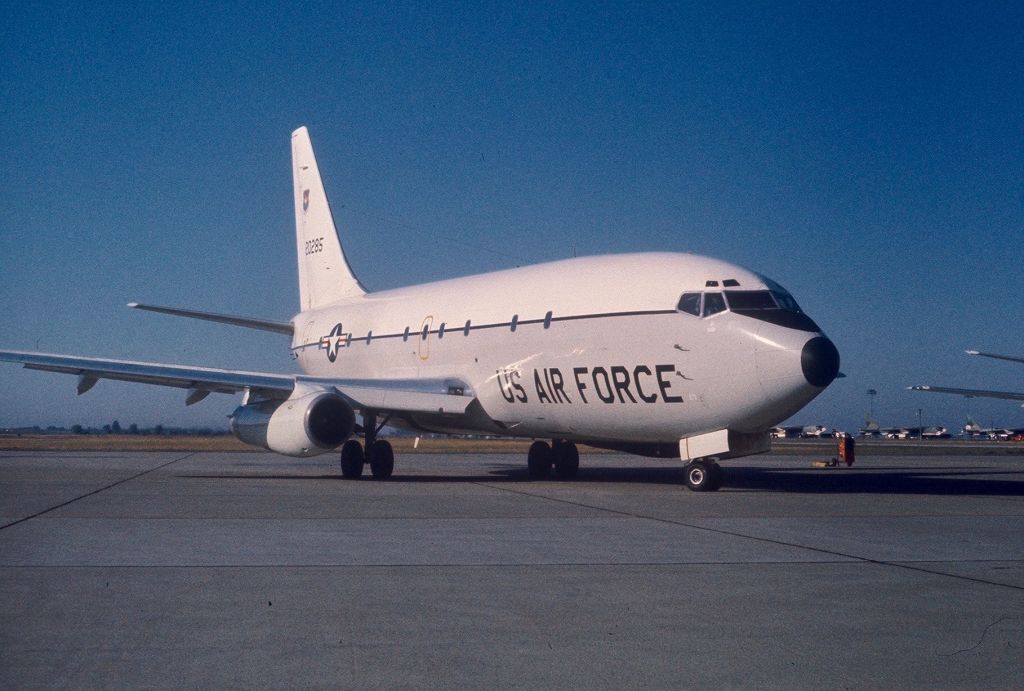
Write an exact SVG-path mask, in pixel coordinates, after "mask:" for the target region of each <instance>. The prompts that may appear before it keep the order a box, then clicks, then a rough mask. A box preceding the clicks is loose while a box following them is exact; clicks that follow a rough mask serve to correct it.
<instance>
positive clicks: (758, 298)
mask: <svg viewBox="0 0 1024 691" xmlns="http://www.w3.org/2000/svg"><path fill="white" fill-rule="evenodd" d="M725 297H726V299H727V300H728V301H729V307H730V309H734V310H774V309H778V308H779V306H778V305H776V304H775V300H774V299H773V298H772V294H771V293H769V292H768V291H767V290H730V291H728V292H726V294H725Z"/></svg>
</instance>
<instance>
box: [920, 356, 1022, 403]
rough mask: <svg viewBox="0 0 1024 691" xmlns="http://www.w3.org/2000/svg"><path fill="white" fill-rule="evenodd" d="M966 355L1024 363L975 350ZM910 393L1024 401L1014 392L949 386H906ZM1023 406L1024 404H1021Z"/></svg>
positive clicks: (1016, 359) (1018, 358)
mask: <svg viewBox="0 0 1024 691" xmlns="http://www.w3.org/2000/svg"><path fill="white" fill-rule="evenodd" d="M964 352H965V353H967V354H968V355H977V356H980V357H987V358H992V359H994V360H1008V361H1009V362H1021V363H1024V357H1016V356H1014V355H997V354H996V353H983V352H980V351H977V350H965V351H964ZM907 388H908V389H910V390H911V391H930V392H931V393H951V394H958V395H960V396H966V397H968V398H1002V399H1005V400H1009V401H1024V392H1020V393H1018V392H1014V391H989V390H987V389H957V388H952V387H949V386H928V385H921V386H908V387H907ZM1022 405H1024V404H1022Z"/></svg>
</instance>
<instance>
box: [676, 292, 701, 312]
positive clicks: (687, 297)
mask: <svg viewBox="0 0 1024 691" xmlns="http://www.w3.org/2000/svg"><path fill="white" fill-rule="evenodd" d="M676 309H677V310H679V311H680V312H686V313H687V314H692V315H693V316H695V317H699V316H700V293H683V297H681V298H679V304H678V305H677V306H676Z"/></svg>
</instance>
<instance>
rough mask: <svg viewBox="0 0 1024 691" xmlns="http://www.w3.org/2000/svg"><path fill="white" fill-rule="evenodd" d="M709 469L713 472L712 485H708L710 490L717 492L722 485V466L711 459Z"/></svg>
mask: <svg viewBox="0 0 1024 691" xmlns="http://www.w3.org/2000/svg"><path fill="white" fill-rule="evenodd" d="M708 471H709V472H710V473H711V486H710V487H708V491H709V492H716V491H718V490H719V489H721V487H722V475H723V473H722V466H720V465H718V464H717V463H715V462H714V461H710V462H709V463H708Z"/></svg>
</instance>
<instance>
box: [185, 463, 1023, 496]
mask: <svg viewBox="0 0 1024 691" xmlns="http://www.w3.org/2000/svg"><path fill="white" fill-rule="evenodd" d="M723 471H724V474H725V479H724V486H723V490H722V491H729V490H740V491H759V492H792V493H807V494H920V495H946V496H1006V497H1020V496H1024V473H1021V472H1019V471H1016V470H996V469H987V468H986V469H957V468H949V467H916V468H912V469H911V468H899V467H885V468H871V469H870V470H868V469H865V470H858V469H845V468H842V469H834V470H825V471H822V470H811V469H807V468H753V467H742V466H728V465H724V464H723ZM181 477H187V478H203V479H210V478H217V479H237V480H242V479H244V480H321V481H323V480H336V481H339V482H353V480H345V479H343V478H342V477H341V476H340V475H299V474H295V475H286V474H280V473H277V474H260V473H252V474H230V475H227V474H221V475H202V474H195V475H183V476H181ZM1007 478H1013V479H1007ZM354 482H373V479H372V478H371V477H370V474H369V473H367V474H366V475H364V476H363V477H362V478H360V479H359V480H355V481H354ZM385 482H388V483H392V484H419V483H424V484H426V483H441V484H443V483H481V484H485V483H513V484H520V485H522V486H524V487H527V486H530V485H535V484H538V483H556V484H563V483H564V484H582V485H587V484H598V483H608V484H614V483H620V484H648V485H679V486H682V485H683V477H682V468H681V467H671V468H668V467H651V468H609V467H601V468H587V467H585V466H584V467H581V468H580V470H579V474H578V475H577V476H576V477H575V478H572V479H570V480H559V479H556V478H554V477H551V478H547V479H544V480H532V479H530V477H529V476H528V474H527V471H526V469H525V468H521V467H519V465H518V464H516V465H511V464H510V465H504V464H489V465H487V466H481V473H480V474H474V475H454V474H453V475H445V474H437V475H426V474H419V473H417V474H410V475H402V474H401V473H396V474H395V475H394V476H392V477H391V478H389V479H388V480H386V481H385Z"/></svg>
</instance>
